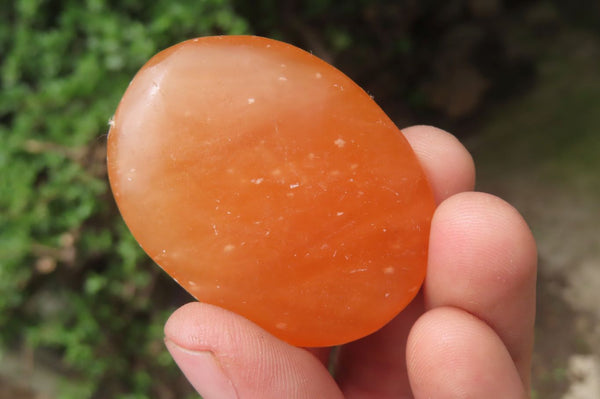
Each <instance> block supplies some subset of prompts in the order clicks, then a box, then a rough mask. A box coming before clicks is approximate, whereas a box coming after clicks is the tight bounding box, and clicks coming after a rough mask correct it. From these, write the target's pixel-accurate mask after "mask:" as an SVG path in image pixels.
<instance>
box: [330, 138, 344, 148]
mask: <svg viewBox="0 0 600 399" xmlns="http://www.w3.org/2000/svg"><path fill="white" fill-rule="evenodd" d="M333 144H335V145H336V146H338V148H344V146H345V145H346V140H344V139H343V138H341V137H340V138H339V139H337V140H335V141H334V142H333Z"/></svg>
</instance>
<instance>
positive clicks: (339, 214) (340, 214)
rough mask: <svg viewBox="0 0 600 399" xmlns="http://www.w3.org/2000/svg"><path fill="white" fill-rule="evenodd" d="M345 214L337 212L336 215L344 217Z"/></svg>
mask: <svg viewBox="0 0 600 399" xmlns="http://www.w3.org/2000/svg"><path fill="white" fill-rule="evenodd" d="M343 214H344V212H337V213H336V215H338V216H342V215H343Z"/></svg>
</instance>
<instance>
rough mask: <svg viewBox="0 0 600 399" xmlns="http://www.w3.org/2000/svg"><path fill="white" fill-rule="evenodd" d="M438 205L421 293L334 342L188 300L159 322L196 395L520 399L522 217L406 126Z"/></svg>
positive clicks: (523, 374)
mask: <svg viewBox="0 0 600 399" xmlns="http://www.w3.org/2000/svg"><path fill="white" fill-rule="evenodd" d="M402 131H403V133H404V134H405V136H406V138H407V139H408V141H409V142H410V144H411V145H412V147H413V149H414V150H415V153H416V154H417V156H418V158H419V160H420V162H421V164H422V166H423V168H424V170H425V172H426V174H427V175H428V178H429V180H430V182H431V185H432V188H433V191H434V193H435V198H436V201H437V202H438V204H439V206H438V208H437V210H436V212H435V214H434V217H433V220H432V226H431V236H430V246H429V260H428V272H427V277H426V280H425V283H424V285H423V289H422V291H421V293H420V294H419V296H418V297H417V299H416V300H415V301H413V302H412V303H411V305H409V307H408V308H407V309H405V310H404V311H403V312H402V313H401V314H400V315H398V316H397V317H396V318H395V319H394V320H392V321H391V322H390V323H389V324H388V325H387V326H385V327H384V328H382V329H381V330H379V331H378V332H376V333H374V334H372V335H370V336H368V337H365V338H363V339H361V340H358V341H355V342H352V343H350V344H347V345H344V346H343V347H340V348H339V350H338V351H337V352H336V354H335V356H334V357H335V358H334V359H333V360H332V361H333V365H332V366H333V367H334V370H335V371H334V375H335V378H334V377H332V376H331V374H330V373H329V372H328V369H327V366H328V360H329V359H330V358H331V357H332V356H330V352H331V350H330V349H329V348H319V349H303V348H296V347H293V346H290V345H288V344H286V343H284V342H282V341H280V340H278V339H276V338H275V337H273V336H271V335H270V334H268V333H267V332H265V331H263V330H262V329H260V328H259V327H257V326H256V325H254V324H252V323H251V322H249V321H248V320H246V319H244V318H243V317H241V316H238V315H236V314H233V313H231V312H228V311H226V310H223V309H220V308H218V307H215V306H211V305H207V304H202V303H197V302H196V303H190V304H187V305H185V306H183V307H182V308H180V309H179V310H177V311H176V312H175V313H174V314H173V315H172V316H171V318H170V319H169V320H168V321H167V324H166V326H165V343H166V346H167V348H168V349H169V351H170V353H171V355H172V356H173V358H174V359H175V361H176V362H177V364H178V365H179V367H180V368H181V370H182V371H183V373H184V374H185V375H186V377H187V378H188V380H189V381H190V383H191V384H192V385H193V386H194V388H195V389H196V390H197V391H198V392H199V393H200V394H201V395H202V396H203V397H204V399H228V398H244V399H246V398H248V399H254V398H257V399H259V398H260V399H270V398H273V399H275V398H293V399H295V398H297V399H300V398H306V399H309V398H330V399H341V398H347V399H366V398H369V399H388V398H390V399H391V398H395V399H399V398H402V399H405V398H406V399H408V398H415V399H427V398H436V399H445V398H461V399H466V398H482V397H485V398H489V399H494V398H516V399H519V398H527V397H528V396H529V391H530V387H529V384H530V367H531V356H532V347H533V324H534V319H535V284H536V267H537V256H536V254H537V251H536V246H535V241H534V239H533V236H532V234H531V232H530V230H529V228H528V227H527V224H526V223H525V221H524V220H523V218H522V217H521V216H520V215H519V213H518V212H517V211H516V210H515V209H514V208H513V207H511V206H510V205H509V204H508V203H506V202H505V201H503V200H501V199H500V198H498V197H495V196H492V195H490V194H485V193H479V192H473V191H472V190H473V189H474V183H475V168H474V165H473V160H472V158H471V156H470V155H469V153H468V152H467V150H466V149H465V148H464V147H463V146H462V145H461V144H460V143H459V142H458V140H457V139H456V138H454V137H453V136H452V135H450V134H449V133H446V132H444V131H442V130H439V129H436V128H433V127H429V126H414V127H410V128H407V129H403V130H402Z"/></svg>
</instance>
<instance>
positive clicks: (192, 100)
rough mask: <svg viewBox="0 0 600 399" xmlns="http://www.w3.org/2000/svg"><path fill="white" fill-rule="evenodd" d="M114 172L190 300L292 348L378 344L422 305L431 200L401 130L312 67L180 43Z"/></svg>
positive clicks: (310, 59) (123, 127) (137, 96)
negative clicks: (368, 339)
mask: <svg viewBox="0 0 600 399" xmlns="http://www.w3.org/2000/svg"><path fill="white" fill-rule="evenodd" d="M111 125H112V126H111V129H110V133H109V137H108V170H109V177H110V182H111V186H112V190H113V193H114V196H115V199H116V201H117V204H118V206H119V209H120V211H121V213H122V215H123V218H124V219H125V222H126V223H127V225H128V227H129V229H130V230H131V232H132V233H133V235H134V236H135V238H136V239H137V240H138V242H139V243H140V245H141V246H142V247H143V248H144V250H145V251H146V252H147V253H148V254H149V255H150V256H151V257H152V259H154V261H156V263H158V264H159V265H160V266H161V267H162V268H163V269H164V270H165V271H167V272H168V273H169V274H170V275H171V276H172V277H173V278H174V279H175V280H177V281H178V282H179V283H180V284H181V285H182V286H183V287H184V288H185V289H186V290H188V291H189V292H190V293H191V294H192V295H193V296H194V297H196V298H197V299H198V300H199V301H202V302H207V303H211V304H215V305H218V306H222V307H224V308H226V309H229V310H231V311H234V312H237V313H238V314H241V315H243V316H245V317H247V318H248V319H250V320H252V321H253V322H255V323H257V324H258V325H260V326H261V327H263V328H265V329H266V330H267V331H269V332H271V333H272V334H274V335H276V336H278V337H279V338H281V339H283V340H285V341H287V342H289V343H291V344H293V345H298V346H329V345H336V344H342V343H345V342H348V341H352V340H355V339H357V338H360V337H363V336H365V335H367V334H369V333H372V332H374V331H375V330H377V329H379V328H380V327H382V326H383V325H385V324H386V323H387V322H388V321H389V320H391V319H392V318H393V317H394V316H395V315H397V314H398V313H399V312H400V311H401V310H402V309H403V308H404V307H405V306H406V305H407V304H408V303H409V302H410V301H411V300H412V299H413V297H414V296H415V295H416V294H417V291H418V290H419V287H420V285H421V284H422V282H423V279H424V276H425V268H426V261H427V245H428V235H429V225H430V220H431V216H432V213H433V210H434V206H435V205H434V199H433V195H432V193H431V190H430V187H429V185H428V182H427V180H426V177H425V175H424V172H423V170H422V169H421V167H420V165H419V163H418V161H417V159H416V157H415V155H414V153H413V152H412V150H411V148H410V146H409V144H408V143H407V141H406V140H405V138H404V137H403V135H402V133H401V132H400V131H399V130H398V128H397V127H396V126H395V125H394V123H392V121H391V120H390V119H389V118H388V117H387V116H386V115H385V113H384V112H383V111H382V110H381V109H380V108H379V107H378V106H377V104H375V102H374V101H373V100H372V99H371V98H370V97H369V95H368V94H367V93H365V92H364V91H363V90H362V89H361V88H360V87H358V86H357V85H356V84H355V83H354V82H352V81H351V80H350V79H349V78H348V77H347V76H345V75H344V74H343V73H341V72H340V71H339V70H337V69H335V68H334V67H332V66H331V65H329V64H327V63H325V62H324V61H322V60H320V59H318V58H317V57H315V56H313V55H311V54H309V53H307V52H305V51H303V50H300V49H298V48H296V47H293V46H291V45H288V44H285V43H281V42H278V41H274V40H270V39H265V38H260V37H253V36H223V37H204V38H200V39H193V40H188V41H186V42H183V43H180V44H178V45H176V46H173V47H170V48H168V49H166V50H164V51H162V52H160V53H159V54H157V55H156V56H154V57H153V58H152V59H151V60H150V61H149V62H148V63H147V64H146V65H144V67H143V68H142V69H141V70H140V71H139V72H138V74H137V75H136V76H135V78H134V79H133V81H132V82H131V85H130V86H129V88H128V89H127V91H126V93H125V95H124V96H123V99H122V100H121V103H120V105H119V107H118V109H117V111H116V114H115V116H114V120H113V122H112V123H111Z"/></svg>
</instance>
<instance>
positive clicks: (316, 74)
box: [315, 72, 323, 79]
mask: <svg viewBox="0 0 600 399" xmlns="http://www.w3.org/2000/svg"><path fill="white" fill-rule="evenodd" d="M322 77H323V75H321V73H320V72H317V73H315V78H317V79H321V78H322Z"/></svg>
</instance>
